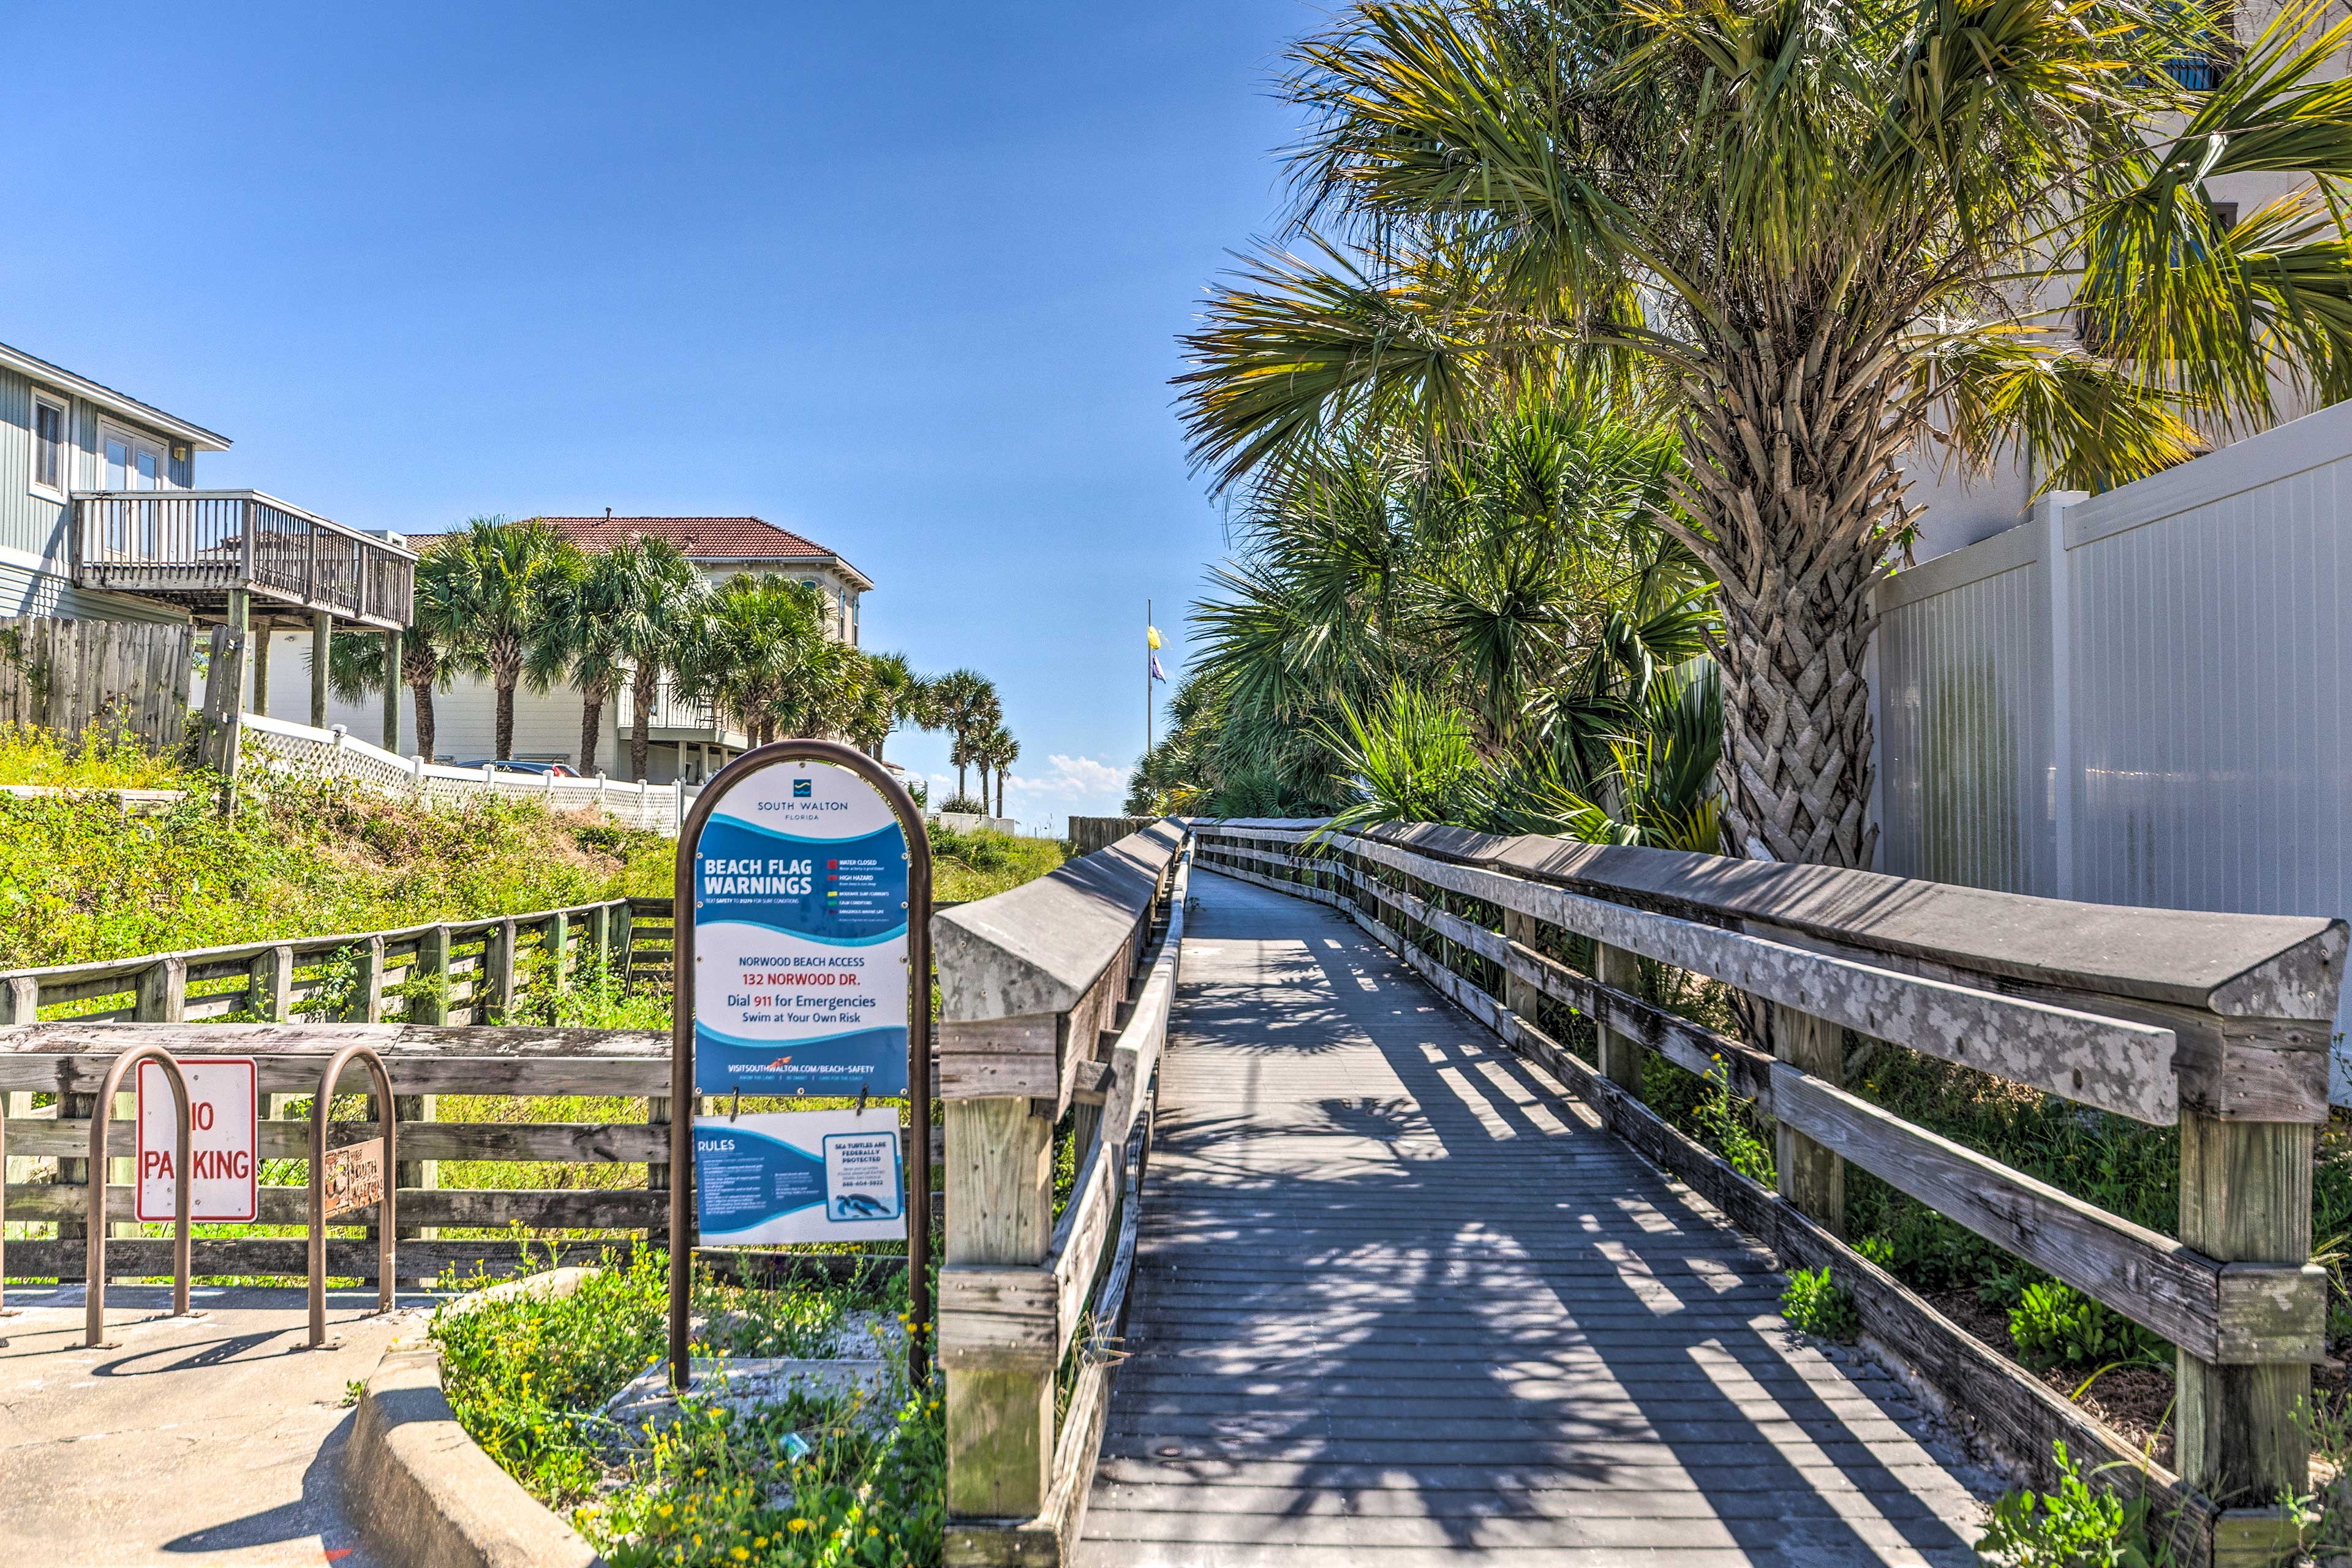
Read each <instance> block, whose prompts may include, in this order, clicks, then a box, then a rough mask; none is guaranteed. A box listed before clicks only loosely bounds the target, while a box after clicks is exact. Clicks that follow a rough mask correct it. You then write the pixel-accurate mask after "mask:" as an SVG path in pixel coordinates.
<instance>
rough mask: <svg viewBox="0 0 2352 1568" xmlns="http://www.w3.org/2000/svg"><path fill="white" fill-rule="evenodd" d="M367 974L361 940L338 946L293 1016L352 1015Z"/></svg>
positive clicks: (320, 968) (330, 1016)
mask: <svg viewBox="0 0 2352 1568" xmlns="http://www.w3.org/2000/svg"><path fill="white" fill-rule="evenodd" d="M364 978H365V974H364V973H363V965H362V957H361V952H360V949H359V946H358V944H357V943H351V944H347V945H345V946H342V947H339V948H337V949H335V951H334V952H331V953H329V954H328V955H327V956H326V957H325V958H324V959H322V960H320V963H319V988H318V989H317V990H316V991H314V992H312V993H311V994H310V995H309V996H308V997H307V998H305V999H304V1000H303V1001H302V1002H300V1003H299V1004H298V1005H296V1006H295V1008H294V1016H296V1017H298V1018H312V1019H319V1020H321V1021H324V1020H329V1019H334V1018H348V1017H350V1016H352V1003H353V1002H354V1001H356V1000H358V998H359V994H360V983H361V982H362V980H363V979H364ZM100 1087H101V1088H103V1087H104V1086H103V1085H100Z"/></svg>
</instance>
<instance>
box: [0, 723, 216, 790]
mask: <svg viewBox="0 0 2352 1568" xmlns="http://www.w3.org/2000/svg"><path fill="white" fill-rule="evenodd" d="M0 784H57V785H60V786H63V787H66V788H70V789H188V788H193V787H195V785H196V781H194V780H193V779H191V778H190V777H189V775H187V774H186V773H184V772H183V771H182V770H181V768H180V767H179V766H178V764H176V763H172V762H169V761H167V760H165V759H163V758H161V757H156V756H152V755H150V754H149V753H148V752H147V751H146V749H145V748H143V747H142V746H141V745H140V744H139V743H138V742H136V741H134V740H131V738H129V737H128V736H125V735H121V734H110V733H108V732H106V731H100V730H92V731H89V732H87V733H86V734H85V735H84V736H83V738H82V739H81V740H80V741H79V742H65V741H62V740H60V739H58V737H57V736H56V735H53V734H51V733H50V732H49V731H47V730H39V729H35V728H33V727H32V726H30V725H16V724H0Z"/></svg>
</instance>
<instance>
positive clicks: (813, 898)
mask: <svg viewBox="0 0 2352 1568" xmlns="http://www.w3.org/2000/svg"><path fill="white" fill-rule="evenodd" d="M907 867H908V862H907V839H906V834H905V831H904V830H903V829H902V828H901V827H900V826H899V825H898V816H897V814H896V813H894V812H893V811H892V810H891V807H890V803H889V801H888V800H887V799H886V798H885V797H884V796H883V795H882V793H881V792H880V791H879V790H877V789H876V788H875V787H874V785H872V784H868V783H867V782H866V780H864V779H862V778H860V777H858V776H857V774H856V773H852V772H851V771H850V770H849V769H847V768H844V767H836V766H835V765H833V764H831V763H824V762H818V761H814V760H796V761H785V760H780V761H777V762H774V763H769V764H768V765H766V766H764V767H761V768H759V769H756V770H755V771H753V772H751V773H750V775H749V776H747V777H745V778H743V779H742V780H741V781H740V783H737V784H735V785H734V786H733V787H732V788H731V789H730V790H729V791H728V793H727V795H725V797H724V798H723V799H722V800H721V801H720V802H719V805H718V807H717V809H716V810H714V811H713V812H712V813H711V814H710V816H709V820H708V821H707V822H706V823H705V824H704V826H703V829H702V834H701V837H700V839H699V841H698V845H697V847H696V850H695V856H694V1020H695V1021H694V1087H695V1089H697V1091H698V1092H699V1093H702V1094H732V1093H736V1092H739V1091H740V1093H743V1094H760V1095H803V1094H821V1095H849V1096H855V1095H858V1094H861V1093H862V1094H870V1095H872V1096H875V1097H877V1098H895V1097H898V1096H902V1095H904V1094H906V1092H907V1005H908V1004H907V998H908V983H907V912H908V911H907V896H908V895H907V888H908V879H907ZM698 1136H699V1132H698ZM706 1234H708V1233H706Z"/></svg>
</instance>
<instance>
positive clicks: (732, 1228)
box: [694, 1106, 907, 1247]
mask: <svg viewBox="0 0 2352 1568" xmlns="http://www.w3.org/2000/svg"><path fill="white" fill-rule="evenodd" d="M694 1173H695V1203H696V1213H697V1215H698V1218H699V1219H700V1220H701V1223H702V1241H703V1245H705V1246H707V1247H760V1246H766V1245H769V1244H772V1243H776V1242H791V1241H897V1240H899V1239H901V1238H902V1237H905V1236H906V1234H907V1187H906V1182H905V1180H904V1178H903V1176H902V1174H901V1166H900V1164H899V1161H898V1107H896V1106H873V1107H870V1108H868V1109H867V1110H863V1111H858V1110H786V1111H779V1112H772V1113H768V1114H764V1115H753V1114H748V1113H747V1114H745V1115H743V1116H740V1117H735V1118H732V1119H730V1118H728V1117H725V1116H708V1117H699V1118H697V1119H696V1121H695V1124H694Z"/></svg>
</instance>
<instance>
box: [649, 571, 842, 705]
mask: <svg viewBox="0 0 2352 1568" xmlns="http://www.w3.org/2000/svg"><path fill="white" fill-rule="evenodd" d="M856 657H857V655H856V649H855V648H851V647H845V645H843V644H841V643H837V642H835V641H834V640H833V638H832V637H830V636H828V635H827V633H826V630H825V618H824V600H823V597H822V596H821V595H818V594H816V593H815V592H814V590H811V589H809V588H806V587H803V585H802V584H798V583H795V582H793V581H791V580H790V579H788V578H784V577H780V576H777V575H775V574H772V573H765V572H751V573H745V574H741V575H740V576H736V577H730V578H729V579H728V580H727V581H726V583H724V584H721V585H720V587H719V591H718V592H717V593H715V594H713V595H711V596H710V598H709V602H708V604H707V605H704V606H703V607H702V609H701V613H700V614H699V615H698V617H697V619H696V624H695V626H694V629H693V631H692V632H691V633H690V634H689V635H688V637H686V638H685V639H684V641H683V643H682V644H681V646H680V647H679V649H678V652H677V677H678V686H679V689H680V690H681V692H683V693H684V694H685V695H686V696H687V697H688V700H692V701H695V702H699V703H704V704H707V705H709V707H710V708H711V709H712V710H713V711H714V712H717V713H720V714H723V715H725V716H727V717H728V718H730V719H731V720H732V721H734V722H736V723H737V724H739V725H740V726H741V727H742V729H743V730H744V731H745V733H746V734H748V735H749V736H750V737H751V741H752V742H753V743H754V744H764V743H766V742H769V741H772V740H774V739H776V738H777V737H778V736H780V735H827V734H834V733H838V732H840V731H841V730H842V729H843V728H844V727H845V722H846V721H847V719H848V715H849V710H850V707H851V704H852V701H853V700H854V697H855V690H856V686H855V675H856V669H855V666H854V664H853V663H852V661H853V660H854V659H855V658H856Z"/></svg>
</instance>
